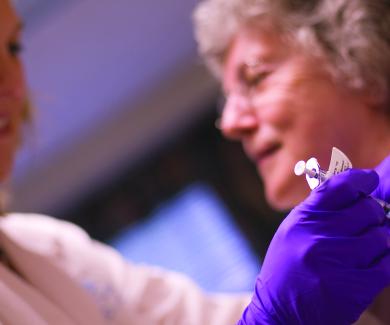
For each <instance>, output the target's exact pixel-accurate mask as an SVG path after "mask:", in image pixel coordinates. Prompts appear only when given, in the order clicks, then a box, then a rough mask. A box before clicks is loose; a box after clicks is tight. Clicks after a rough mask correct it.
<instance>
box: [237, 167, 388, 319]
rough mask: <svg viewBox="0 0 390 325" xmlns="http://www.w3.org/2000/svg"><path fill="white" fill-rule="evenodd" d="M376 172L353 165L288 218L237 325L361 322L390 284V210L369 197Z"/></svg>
mask: <svg viewBox="0 0 390 325" xmlns="http://www.w3.org/2000/svg"><path fill="white" fill-rule="evenodd" d="M377 185H378V175H377V174H376V173H375V172H374V171H364V170H356V169H350V170H347V171H345V172H343V173H341V174H339V175H336V176H334V177H332V178H331V179H329V180H328V181H326V182H325V183H323V184H322V185H321V186H320V187H318V188H317V189H315V190H314V191H313V192H312V193H311V194H310V196H309V197H308V198H307V199H306V200H305V201H304V202H302V203H301V204H300V205H298V206H297V207H296V208H295V209H294V210H292V211H291V213H290V214H289V215H288V216H287V217H286V219H285V220H284V221H283V222H282V224H281V225H280V227H279V229H278V230H277V232H276V234H275V236H274V238H273V239H272V242H271V244H270V247H269V249H268V251H267V255H266V257H265V259H264V263H263V266H262V268H261V272H260V274H259V276H258V278H257V280H256V286H255V293H254V295H253V298H252V301H251V303H250V304H249V305H248V307H247V308H246V310H245V311H244V313H243V316H242V318H241V320H240V321H239V322H238V324H239V325H253V324H272V325H273V324H283V325H286V324H288V325H295V324H307V325H313V324H315V325H325V324H326V325H329V324H332V325H338V324H351V323H353V322H355V321H356V320H357V319H358V318H359V316H360V315H361V313H362V312H363V311H364V310H365V309H366V308H367V307H368V306H369V305H370V303H371V302H372V301H373V300H374V298H375V297H376V296H377V294H378V293H379V292H380V291H381V290H382V289H383V288H385V287H386V286H387V285H389V283H390V254H389V241H388V233H387V230H386V227H385V226H383V221H384V219H385V215H384V212H383V209H382V208H381V206H380V205H379V204H378V203H377V202H376V201H374V200H373V199H372V198H370V197H368V195H369V194H370V193H371V192H372V191H373V190H374V189H375V188H376V187H377Z"/></svg>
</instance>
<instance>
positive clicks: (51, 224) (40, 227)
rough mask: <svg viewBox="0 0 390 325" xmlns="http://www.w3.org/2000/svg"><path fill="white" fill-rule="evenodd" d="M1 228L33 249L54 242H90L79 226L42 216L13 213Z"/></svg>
mask: <svg viewBox="0 0 390 325" xmlns="http://www.w3.org/2000/svg"><path fill="white" fill-rule="evenodd" d="M0 226H1V229H2V230H3V231H5V232H6V233H7V234H8V235H10V236H11V237H12V238H13V239H14V240H16V241H17V242H19V243H20V244H26V245H28V247H30V248H31V249H34V248H39V246H42V245H45V244H46V245H47V244H50V243H52V244H54V242H55V243H56V245H58V244H61V245H65V244H66V243H68V242H73V243H82V242H87V241H89V240H90V239H89V236H88V234H87V233H86V232H85V231H84V230H83V229H81V228H80V227H78V226H77V225H75V224H72V223H70V222H67V221H64V220H59V219H56V218H53V217H49V216H45V215H41V214H33V213H11V214H8V215H7V216H6V217H5V218H4V219H2V220H1V223H0Z"/></svg>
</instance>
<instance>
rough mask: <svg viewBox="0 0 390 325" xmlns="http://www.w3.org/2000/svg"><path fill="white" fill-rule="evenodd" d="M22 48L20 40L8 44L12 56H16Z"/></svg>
mask: <svg viewBox="0 0 390 325" xmlns="http://www.w3.org/2000/svg"><path fill="white" fill-rule="evenodd" d="M22 50H23V47H22V44H21V43H20V42H11V43H9V44H8V51H9V53H10V54H11V55H12V56H18V55H19V54H20V52H22Z"/></svg>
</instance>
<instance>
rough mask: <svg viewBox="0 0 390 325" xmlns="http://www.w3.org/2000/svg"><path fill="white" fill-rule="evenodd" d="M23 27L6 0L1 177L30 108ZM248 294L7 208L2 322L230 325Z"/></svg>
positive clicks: (1, 21) (0, 11)
mask: <svg viewBox="0 0 390 325" xmlns="http://www.w3.org/2000/svg"><path fill="white" fill-rule="evenodd" d="M21 26H22V22H21V21H20V20H19V18H18V17H17V15H16V14H15V12H14V9H13V8H12V6H11V3H10V2H9V1H8V0H0V182H4V180H6V178H7V177H8V176H9V174H10V172H11V169H12V164H13V160H14V155H15V153H16V151H17V148H18V146H19V144H20V141H21V140H22V139H21V128H22V127H23V124H24V123H26V118H27V115H28V113H29V108H28V105H27V104H26V103H27V92H26V86H25V80H24V71H23V67H22V64H21V62H20V58H19V52H20V50H21V44H20V32H21ZM2 208H4V207H2ZM249 298H250V297H249V296H248V295H233V294H231V295H212V294H206V293H204V292H202V291H201V290H200V289H199V288H198V287H197V286H196V285H195V284H194V283H192V282H191V281H190V280H189V279H187V278H186V277H185V276H183V275H180V274H177V273H174V272H167V271H163V270H161V269H158V268H152V267H145V266H138V265H137V266H136V265H133V264H131V263H128V262H126V261H125V260H124V259H123V258H122V257H121V256H120V255H119V254H118V253H117V252H115V251H114V250H113V249H112V248H110V247H108V246H106V245H104V244H101V243H98V242H96V241H93V240H91V239H90V238H89V237H88V235H87V234H86V233H85V232H84V231H83V230H82V229H80V228H79V227H77V226H76V225H73V224H70V223H68V222H64V221H59V220H56V219H54V218H50V217H47V216H42V215H36V214H21V213H5V212H4V213H0V323H1V324H18V325H19V324H23V325H25V324H31V325H35V324H39V325H40V324H85V325H90V324H94V325H97V324H135V325H155V324H183V325H184V324H185V325H191V324H194V325H195V324H196V325H197V324H210V325H214V324H219V325H227V324H232V323H234V322H235V321H237V319H239V317H240V315H241V314H242V311H243V309H244V308H245V305H246V304H247V303H248V301H249Z"/></svg>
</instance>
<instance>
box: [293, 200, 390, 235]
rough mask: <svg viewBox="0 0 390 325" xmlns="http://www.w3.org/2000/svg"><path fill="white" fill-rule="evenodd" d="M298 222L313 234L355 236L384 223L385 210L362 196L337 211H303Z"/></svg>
mask: <svg viewBox="0 0 390 325" xmlns="http://www.w3.org/2000/svg"><path fill="white" fill-rule="evenodd" d="M303 215H304V216H305V217H304V218H301V219H300V220H299V221H298V223H302V224H303V223H304V225H305V227H310V229H309V230H310V232H311V233H313V234H323V235H328V236H356V235H359V234H361V233H363V232H364V231H365V230H366V229H368V228H372V227H378V226H382V225H384V223H385V221H386V220H387V219H386V216H385V212H384V210H383V208H382V207H381V206H380V204H379V203H378V202H376V201H375V200H374V199H372V198H370V197H363V198H361V199H359V200H357V202H355V204H353V205H351V206H349V207H347V208H345V209H342V210H339V211H305V213H304V214H303Z"/></svg>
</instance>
